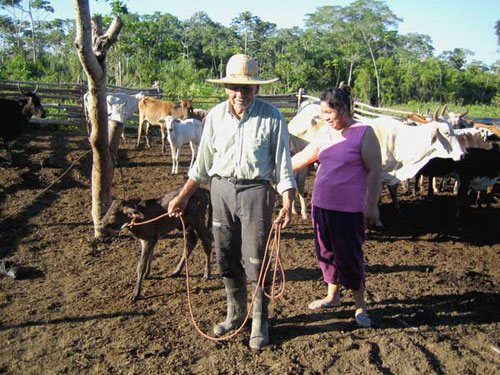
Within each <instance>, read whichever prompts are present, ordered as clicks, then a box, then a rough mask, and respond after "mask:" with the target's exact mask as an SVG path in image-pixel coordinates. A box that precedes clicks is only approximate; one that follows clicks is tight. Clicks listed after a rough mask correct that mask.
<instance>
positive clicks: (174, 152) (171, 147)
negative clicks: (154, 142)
mask: <svg viewBox="0 0 500 375" xmlns="http://www.w3.org/2000/svg"><path fill="white" fill-rule="evenodd" d="M176 152H177V149H176V148H175V147H174V145H173V143H170V153H171V154H172V170H171V172H170V173H172V174H174V170H175V161H174V159H175V154H176Z"/></svg>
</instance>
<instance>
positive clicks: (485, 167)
mask: <svg viewBox="0 0 500 375" xmlns="http://www.w3.org/2000/svg"><path fill="white" fill-rule="evenodd" d="M449 174H454V175H455V176H456V177H457V179H458V181H459V182H460V183H459V187H458V193H457V212H456V217H457V222H458V223H459V225H461V223H462V221H463V218H464V214H465V211H466V209H467V206H468V204H467V195H468V192H469V185H470V182H471V181H472V180H473V179H474V178H475V177H489V178H494V177H497V176H499V175H500V150H499V144H498V143H492V148H491V149H490V150H485V149H482V148H468V149H467V152H466V153H465V154H464V156H463V158H462V159H461V160H459V161H453V160H452V159H440V158H434V159H431V160H430V161H429V162H428V163H427V164H426V165H425V166H424V167H423V168H422V169H421V170H420V171H419V172H418V173H417V176H416V177H415V178H416V180H418V176H420V175H425V176H429V181H431V180H432V177H434V176H444V175H449ZM432 191H433V190H432V187H431V185H430V183H429V191H428V193H429V194H432Z"/></svg>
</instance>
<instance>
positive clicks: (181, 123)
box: [160, 115, 203, 174]
mask: <svg viewBox="0 0 500 375" xmlns="http://www.w3.org/2000/svg"><path fill="white" fill-rule="evenodd" d="M160 121H164V122H165V127H166V129H167V139H168V143H170V150H171V152H172V174H177V173H178V170H179V154H180V150H181V148H182V146H183V145H184V144H186V143H189V145H190V146H191V163H190V164H189V168H191V167H192V166H193V163H194V159H195V156H196V150H197V148H198V145H199V144H200V140H201V133H202V131H203V127H202V125H201V121H200V120H198V119H195V118H188V119H185V120H179V119H177V118H175V117H173V116H170V115H169V116H166V117H165V119H164V120H160Z"/></svg>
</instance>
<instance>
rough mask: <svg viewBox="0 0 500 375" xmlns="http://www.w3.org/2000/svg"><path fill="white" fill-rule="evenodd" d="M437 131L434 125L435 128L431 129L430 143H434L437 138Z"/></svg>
mask: <svg viewBox="0 0 500 375" xmlns="http://www.w3.org/2000/svg"><path fill="white" fill-rule="evenodd" d="M438 131H439V129H438V127H437V126H436V128H435V129H434V130H433V131H432V137H431V144H434V143H436V141H437V139H438V135H437V133H438Z"/></svg>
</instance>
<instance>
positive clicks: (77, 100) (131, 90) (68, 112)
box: [0, 80, 309, 131]
mask: <svg viewBox="0 0 500 375" xmlns="http://www.w3.org/2000/svg"><path fill="white" fill-rule="evenodd" d="M35 88H38V91H37V94H39V96H40V99H41V101H42V105H43V107H44V109H45V110H46V112H47V117H46V118H43V119H41V118H32V119H31V120H30V122H31V123H35V124H41V125H56V126H69V127H77V128H79V129H81V130H82V131H86V119H85V111H84V107H83V95H84V94H85V93H86V92H87V84H86V83H85V82H81V83H47V82H31V81H10V80H0V97H3V98H10V99H16V98H17V99H18V98H21V97H22V94H21V93H20V91H19V89H21V90H22V91H23V92H28V91H33V90H34V89H35ZM139 91H142V92H144V93H145V94H146V95H149V96H153V97H157V98H160V99H164V100H172V101H178V99H179V98H178V97H177V96H176V95H165V94H164V93H163V92H162V91H161V89H160V87H158V86H154V87H119V86H111V85H108V93H117V92H123V93H127V94H135V93H137V92H139ZM260 97H262V98H263V99H265V100H267V101H269V102H271V103H273V104H274V105H276V106H277V107H278V108H279V109H280V110H281V111H282V112H283V114H284V115H285V117H286V118H287V120H290V119H291V118H292V117H293V116H294V115H295V113H296V112H297V108H298V106H299V105H300V103H301V102H302V101H303V100H306V99H307V98H309V97H308V96H307V95H305V93H304V90H303V89H300V90H299V92H298V93H297V94H282V95H260ZM190 99H191V100H192V102H193V108H204V109H209V108H211V107H213V106H214V105H215V104H217V103H219V102H221V101H223V100H225V99H226V97H217V96H206V97H202V96H199V97H193V98H190ZM138 122H139V117H138V115H135V116H134V117H133V118H132V119H131V120H129V121H128V122H127V123H126V124H125V127H126V128H135V129H137V125H138Z"/></svg>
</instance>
